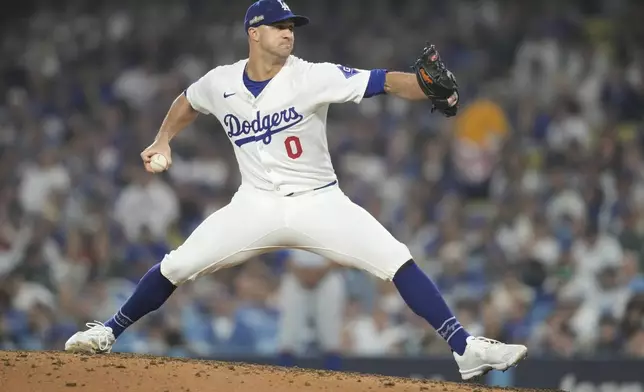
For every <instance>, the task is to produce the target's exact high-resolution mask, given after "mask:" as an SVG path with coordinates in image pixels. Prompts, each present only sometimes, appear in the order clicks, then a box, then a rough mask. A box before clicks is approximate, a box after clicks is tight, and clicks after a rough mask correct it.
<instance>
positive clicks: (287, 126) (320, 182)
mask: <svg viewBox="0 0 644 392" xmlns="http://www.w3.org/2000/svg"><path fill="white" fill-rule="evenodd" d="M247 62H248V59H245V60H240V61H238V62H236V63H234V64H231V65H223V66H218V67H216V68H214V69H213V70H211V71H210V72H208V73H207V74H206V75H204V76H203V77H201V78H200V79H199V80H198V81H196V82H195V83H194V84H192V85H191V86H190V87H188V89H187V91H186V97H187V99H188V101H189V102H190V104H191V105H192V107H193V108H194V109H195V110H197V111H199V112H201V113H204V114H212V115H214V116H215V117H217V119H218V120H219V122H220V123H221V124H222V126H223V127H224V130H225V131H226V133H227V134H228V137H229V138H230V141H231V142H232V144H233V148H234V150H235V155H236V158H237V162H238V164H239V168H240V171H241V176H242V183H243V184H250V185H252V186H254V187H255V188H258V189H263V190H273V191H275V192H276V193H278V194H282V195H288V194H290V193H292V192H296V193H297V192H303V191H308V190H312V189H315V188H319V187H323V186H325V185H327V184H329V183H332V182H333V181H336V175H335V172H334V170H333V165H332V164H331V157H330V155H329V150H328V144H327V138H326V122H327V112H328V109H329V104H331V103H342V102H349V101H352V102H355V103H359V102H360V101H361V100H362V98H363V95H364V93H365V90H366V88H367V84H368V82H369V76H370V72H369V71H365V70H357V69H352V68H348V67H344V66H341V65H336V64H332V63H311V62H307V61H304V60H302V59H300V58H298V57H295V56H290V57H289V58H288V60H287V62H286V64H285V65H284V67H283V68H282V69H281V70H280V71H279V73H278V74H277V75H275V77H273V78H272V79H271V81H270V82H269V83H268V84H267V85H266V87H265V88H264V89H263V90H262V92H261V93H260V94H259V95H258V96H257V97H255V96H254V95H253V94H252V93H251V92H250V91H248V89H247V88H246V86H245V85H244V82H243V74H244V69H245V66H246V64H247Z"/></svg>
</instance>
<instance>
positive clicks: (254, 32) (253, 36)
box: [248, 27, 259, 42]
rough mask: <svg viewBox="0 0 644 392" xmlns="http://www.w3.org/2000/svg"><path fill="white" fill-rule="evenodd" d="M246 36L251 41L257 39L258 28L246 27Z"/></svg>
mask: <svg viewBox="0 0 644 392" xmlns="http://www.w3.org/2000/svg"><path fill="white" fill-rule="evenodd" d="M248 38H249V39H250V40H251V41H255V42H257V41H259V28H257V27H251V28H249V29H248Z"/></svg>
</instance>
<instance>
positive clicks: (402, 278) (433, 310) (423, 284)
mask: <svg viewBox="0 0 644 392" xmlns="http://www.w3.org/2000/svg"><path fill="white" fill-rule="evenodd" d="M393 281H394V284H395V286H396V288H397V289H398V292H399V293H400V296H401V297H402V298H403V300H404V301H405V302H406V303H407V306H409V307H410V308H411V310H413V311H414V313H416V314H417V315H419V316H420V317H422V318H424V319H425V320H427V321H428V322H429V324H431V326H432V327H434V329H435V330H436V332H438V334H439V335H440V336H441V337H442V338H443V339H445V341H446V342H447V343H448V344H449V345H450V347H451V348H452V350H453V351H455V352H456V353H458V354H459V355H463V353H464V352H465V347H466V346H467V341H466V340H467V338H468V337H469V336H470V335H469V334H468V333H467V332H466V331H465V328H463V326H462V325H461V323H459V322H458V320H457V319H456V317H454V314H452V311H451V310H450V309H449V307H448V306H447V304H446V303H445V300H444V299H443V296H442V295H441V293H440V292H439V291H438V288H437V287H436V285H435V284H434V282H432V280H431V279H430V278H429V277H428V276H427V275H425V273H424V272H423V271H422V270H421V269H420V268H419V267H418V265H416V263H415V262H414V261H413V260H409V261H408V262H407V263H405V264H404V265H403V266H402V267H401V268H400V269H399V270H398V272H396V275H394V279H393Z"/></svg>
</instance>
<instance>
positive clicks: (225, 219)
mask: <svg viewBox="0 0 644 392" xmlns="http://www.w3.org/2000/svg"><path fill="white" fill-rule="evenodd" d="M247 61H248V60H242V61H239V62H237V63H235V64H232V65H225V66H220V67H217V68H215V69H213V70H212V71H210V72H209V73H207V74H206V75H205V76H203V77H202V78H200V79H199V80H198V81H196V82H195V83H194V84H192V85H191V86H190V87H188V89H187V90H186V97H187V99H188V101H189V102H190V104H191V105H192V106H193V107H194V108H195V109H196V110H198V111H199V112H201V113H208V114H213V115H214V116H216V117H217V118H218V119H219V121H220V122H221V124H222V125H223V127H224V131H225V132H226V133H227V134H228V137H229V138H230V141H231V142H232V144H233V148H234V150H235V155H236V157H237V161H238V163H239V168H240V171H241V174H242V183H241V186H240V187H239V189H238V191H237V192H236V193H235V195H234V196H233V197H232V199H231V201H230V203H229V204H227V205H226V206H224V207H222V208H221V209H219V210H217V211H215V212H214V213H212V214H211V215H209V216H208V217H207V218H206V219H205V220H204V221H203V222H202V223H201V224H200V225H199V226H198V227H197V228H196V229H195V230H194V231H193V232H192V233H191V234H190V236H189V237H188V238H187V239H186V241H185V242H184V243H183V244H182V245H181V246H179V247H178V248H177V249H175V250H173V251H171V252H170V253H169V254H167V255H166V257H164V259H163V261H162V262H161V273H162V274H163V275H164V276H165V277H166V278H168V280H170V281H171V282H172V283H173V284H175V285H179V284H181V283H183V282H185V281H187V280H193V279H196V278H198V277H199V276H203V275H205V274H209V273H213V272H215V271H217V270H219V269H221V268H227V267H230V266H233V265H236V264H239V263H242V262H244V261H246V260H249V259H251V258H253V257H256V256H258V255H261V254H263V253H266V252H271V251H273V250H277V249H284V248H291V249H293V248H295V249H302V250H306V251H309V252H313V253H316V254H318V255H320V256H322V257H324V258H327V259H329V260H333V261H334V262H337V263H340V264H344V265H348V266H353V267H356V268H361V269H363V270H366V271H369V272H370V273H372V274H374V275H375V276H378V277H380V278H382V279H389V280H391V279H393V276H394V274H395V273H396V271H397V270H398V268H400V266H401V265H403V264H404V263H405V262H407V261H408V260H410V259H411V254H410V253H409V249H408V248H407V247H406V246H405V245H404V244H402V243H400V242H399V241H398V240H396V239H395V238H394V237H393V236H392V235H391V233H389V232H388V231H387V230H386V229H385V228H384V227H383V226H382V225H381V224H380V223H379V222H378V221H377V220H376V219H375V218H374V217H373V216H371V214H369V213H368V212H367V211H366V210H365V209H363V208H362V207H360V206H358V205H357V204H355V203H353V202H352V201H351V200H350V199H349V198H348V197H347V196H346V195H344V193H343V192H342V191H341V190H340V187H339V186H326V185H329V184H334V182H336V175H335V172H334V170H333V166H332V164H331V157H330V155H329V150H328V146H327V139H326V119H327V111H328V108H329V104H331V103H341V102H349V101H352V102H356V103H358V102H360V101H361V100H362V98H363V96H364V95H365V93H368V94H371V92H369V91H367V89H368V85H369V79H370V77H371V72H368V71H364V70H354V69H351V68H347V67H342V66H339V65H336V64H331V63H310V62H306V61H304V60H301V59H299V58H297V57H293V56H291V57H290V58H289V59H288V61H287V62H286V65H285V66H284V67H283V68H282V69H281V70H280V72H279V73H278V74H277V75H276V76H275V77H273V78H272V79H271V80H270V82H268V84H266V85H265V86H264V88H263V90H262V91H261V93H260V94H259V95H258V96H257V97H255V96H254V95H253V94H252V93H251V91H249V90H248V89H247V87H246V85H245V84H244V68H245V66H246V63H247Z"/></svg>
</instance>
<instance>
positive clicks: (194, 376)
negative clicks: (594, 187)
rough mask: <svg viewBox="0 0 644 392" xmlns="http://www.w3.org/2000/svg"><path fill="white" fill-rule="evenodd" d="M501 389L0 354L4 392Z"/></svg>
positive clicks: (159, 360)
mask: <svg viewBox="0 0 644 392" xmlns="http://www.w3.org/2000/svg"><path fill="white" fill-rule="evenodd" d="M501 390H504V391H509V390H508V389H501V388H487V387H483V386H478V385H471V384H457V383H448V382H440V381H427V380H409V379H402V378H393V377H382V376H372V375H363V374H349V373H338V372H326V371H316V370H304V369H286V368H279V367H268V366H256V365H246V364H241V363H228V362H214V361H197V360H184V359H174V358H163V357H150V356H137V355H127V354H110V355H93V356H88V355H77V354H67V353H63V352H35V351H34V352H23V351H0V391H2V392H40V391H42V392H59V391H65V392H73V391H96V392H99V391H106V392H114V391H132V392H139V391H141V392H143V391H144V392H157V391H159V392H164V391H167V392H180V391H184V392H189V391H190V392H200V391H204V392H205V391H208V392H210V391H222V392H278V391H279V392H296V391H298V392H300V391H301V392H307V391H311V392H313V391H342V392H357V391H368V392H375V391H388V392H398V391H427V392H432V391H437V392H465V391H469V392H493V391H501ZM520 391H521V392H527V390H520Z"/></svg>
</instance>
